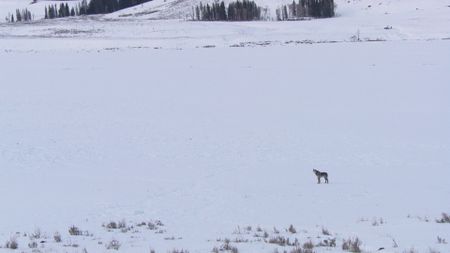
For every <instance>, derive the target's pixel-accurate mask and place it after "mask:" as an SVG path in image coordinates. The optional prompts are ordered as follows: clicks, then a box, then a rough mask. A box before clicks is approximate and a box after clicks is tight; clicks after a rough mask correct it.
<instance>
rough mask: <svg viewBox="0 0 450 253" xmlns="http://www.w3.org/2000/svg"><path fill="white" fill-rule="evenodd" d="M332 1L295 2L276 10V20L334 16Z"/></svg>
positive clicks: (300, 0) (302, 0) (307, 0)
mask: <svg viewBox="0 0 450 253" xmlns="http://www.w3.org/2000/svg"><path fill="white" fill-rule="evenodd" d="M335 8H336V6H335V4H334V0H298V2H295V0H293V1H292V4H287V5H282V6H281V7H280V8H278V9H277V10H276V16H277V20H295V19H302V18H305V17H313V18H329V17H333V16H334V15H335V13H334V9H335Z"/></svg>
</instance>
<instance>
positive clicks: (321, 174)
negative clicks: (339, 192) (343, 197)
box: [313, 170, 328, 184]
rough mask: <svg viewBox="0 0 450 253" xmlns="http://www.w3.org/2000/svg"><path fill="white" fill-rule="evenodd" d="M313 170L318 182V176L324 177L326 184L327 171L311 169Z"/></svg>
mask: <svg viewBox="0 0 450 253" xmlns="http://www.w3.org/2000/svg"><path fill="white" fill-rule="evenodd" d="M313 171H314V174H316V177H317V183H318V184H320V178H322V177H323V178H324V179H325V183H327V184H328V173H326V172H321V171H318V170H313Z"/></svg>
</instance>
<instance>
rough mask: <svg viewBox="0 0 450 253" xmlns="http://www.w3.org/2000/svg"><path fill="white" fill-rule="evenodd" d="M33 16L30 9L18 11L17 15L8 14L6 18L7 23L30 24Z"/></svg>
mask: <svg viewBox="0 0 450 253" xmlns="http://www.w3.org/2000/svg"><path fill="white" fill-rule="evenodd" d="M32 20H33V16H32V15H31V12H30V11H29V10H28V9H22V10H20V9H17V10H16V14H15V15H14V14H8V16H6V22H10V23H14V22H28V21H32Z"/></svg>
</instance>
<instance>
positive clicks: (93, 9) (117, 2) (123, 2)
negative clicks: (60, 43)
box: [45, 0, 151, 19]
mask: <svg viewBox="0 0 450 253" xmlns="http://www.w3.org/2000/svg"><path fill="white" fill-rule="evenodd" d="M149 1H151V0H90V1H89V2H87V0H83V1H81V3H79V4H78V5H76V6H75V7H72V8H70V9H69V6H68V4H67V3H66V4H63V3H62V4H60V5H59V7H58V6H57V5H54V6H48V7H46V8H45V18H46V19H53V18H63V17H69V16H82V15H94V14H106V13H111V12H115V11H119V10H122V9H125V8H128V7H132V6H135V5H138V4H143V3H145V2H149Z"/></svg>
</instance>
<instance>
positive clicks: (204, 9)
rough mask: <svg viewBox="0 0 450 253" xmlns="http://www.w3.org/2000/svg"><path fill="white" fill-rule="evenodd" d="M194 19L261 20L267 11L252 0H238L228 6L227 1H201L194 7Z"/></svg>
mask: <svg viewBox="0 0 450 253" xmlns="http://www.w3.org/2000/svg"><path fill="white" fill-rule="evenodd" d="M192 11H193V13H192V17H193V20H198V21H251V20H261V19H262V18H263V15H262V14H263V13H265V12H267V10H266V9H262V8H261V7H259V6H258V5H256V3H255V2H254V1H252V0H243V1H240V0H237V1H235V2H230V3H229V4H228V6H225V3H224V2H223V1H222V2H220V3H219V2H215V3H212V4H211V5H209V4H206V5H204V4H203V3H201V2H200V4H199V5H197V6H195V7H194V8H193V10H192Z"/></svg>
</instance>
